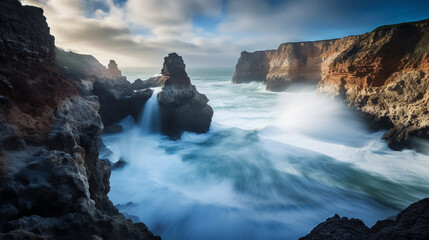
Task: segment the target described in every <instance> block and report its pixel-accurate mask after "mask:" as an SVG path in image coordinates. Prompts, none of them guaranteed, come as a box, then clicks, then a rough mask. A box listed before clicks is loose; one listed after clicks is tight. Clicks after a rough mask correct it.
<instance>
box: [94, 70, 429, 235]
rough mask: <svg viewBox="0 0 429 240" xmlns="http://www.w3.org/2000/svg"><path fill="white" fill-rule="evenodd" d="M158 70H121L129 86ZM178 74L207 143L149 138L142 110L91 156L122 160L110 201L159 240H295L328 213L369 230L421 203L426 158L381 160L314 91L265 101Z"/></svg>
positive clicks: (384, 153) (357, 123)
mask: <svg viewBox="0 0 429 240" xmlns="http://www.w3.org/2000/svg"><path fill="white" fill-rule="evenodd" d="M159 72H160V69H144V68H142V69H137V68H134V69H124V70H123V73H124V75H126V76H127V77H128V79H129V80H130V81H131V82H132V81H133V80H135V79H137V78H141V79H147V78H148V77H151V76H154V75H156V74H158V73H159ZM187 72H188V74H189V76H190V77H191V81H192V83H193V84H194V85H196V87H197V89H198V91H199V92H201V93H204V94H206V96H207V97H208V98H209V99H210V101H209V104H210V105H211V106H212V107H213V109H214V116H213V121H212V125H211V128H210V131H209V132H208V133H206V134H194V133H185V134H184V135H183V137H182V139H181V140H178V141H171V140H169V139H168V138H166V137H164V136H161V135H159V134H158V133H156V131H149V130H148V129H147V127H148V126H156V123H154V121H155V122H156V116H153V114H155V115H156V105H154V104H156V101H149V102H150V103H149V102H148V103H147V104H146V106H145V108H147V109H145V110H144V112H145V113H144V114H143V115H146V116H142V121H140V122H139V123H138V124H134V122H133V120H132V119H130V118H127V119H124V120H123V121H122V122H121V124H122V125H123V126H124V129H125V130H124V132H123V133H120V134H111V135H103V136H102V138H103V141H104V142H105V144H106V146H107V147H108V148H109V149H110V151H111V152H110V153H108V152H106V151H105V152H102V153H101V156H100V157H108V158H109V159H110V160H111V161H117V160H119V159H120V158H121V159H124V160H125V161H127V165H126V166H125V167H124V168H122V169H119V170H115V171H113V172H112V175H111V178H110V183H111V191H110V193H109V198H110V199H111V200H112V201H113V203H115V204H118V208H119V209H120V211H121V212H122V213H124V214H125V215H126V216H128V217H130V218H132V219H133V220H134V221H142V222H144V223H145V224H146V225H147V226H148V227H149V229H150V230H151V231H152V232H154V233H155V234H157V235H160V236H161V237H162V238H163V239H167V240H169V239H188V240H189V239H297V238H299V237H301V236H304V235H306V234H307V233H309V232H310V231H311V229H312V228H313V227H315V226H316V225H317V224H318V223H320V222H321V221H324V220H325V219H326V218H328V217H332V216H333V215H334V214H335V213H337V214H339V215H340V216H347V217H352V218H360V219H362V220H363V221H364V222H365V223H366V224H367V225H368V226H372V225H373V224H375V222H376V221H377V220H380V219H384V218H387V217H390V216H393V215H395V214H397V213H398V211H400V210H402V209H403V208H405V207H406V206H408V205H409V204H410V203H412V202H414V201H417V200H420V199H422V198H424V197H427V196H428V195H429V178H428V177H427V176H429V157H428V156H427V155H423V154H421V153H417V152H415V151H413V150H404V151H401V152H397V151H392V150H390V149H389V148H388V147H387V145H386V143H385V142H384V141H382V140H380V137H381V136H382V135H383V133H384V132H372V133H371V132H368V131H367V129H366V126H365V123H364V122H363V121H362V120H361V119H360V118H359V117H358V116H356V115H355V113H354V112H351V111H349V110H348V109H347V107H346V106H344V105H343V104H341V103H338V102H335V101H334V100H332V99H329V98H326V97H323V96H319V95H318V94H316V91H315V89H312V88H308V87H298V86H297V87H294V88H293V89H290V90H289V91H288V92H283V93H272V92H268V91H265V90H264V89H265V87H264V86H263V85H262V84H259V83H250V84H242V85H233V84H231V83H230V82H231V78H232V74H233V69H187ZM152 100H153V99H152ZM154 109H155V110H154ZM148 114H151V116H147V115H148ZM144 119H145V120H144Z"/></svg>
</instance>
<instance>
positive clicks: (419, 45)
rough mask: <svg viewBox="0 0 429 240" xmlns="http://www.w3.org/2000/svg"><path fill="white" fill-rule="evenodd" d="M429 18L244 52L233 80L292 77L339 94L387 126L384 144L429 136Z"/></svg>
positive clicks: (271, 86) (271, 85) (286, 81)
mask: <svg viewBox="0 0 429 240" xmlns="http://www.w3.org/2000/svg"><path fill="white" fill-rule="evenodd" d="M428 74H429V20H423V21H419V22H412V23H403V24H396V25H390V26H382V27H379V28H377V29H375V30H374V31H372V32H370V33H365V34H362V35H357V36H350V37H345V38H341V39H334V40H325V41H316V42H301V43H285V44H282V45H280V47H279V48H278V49H277V50H268V51H258V52H255V53H247V52H243V53H242V54H241V57H240V59H239V60H238V63H237V66H236V71H235V74H234V77H233V83H243V82H249V81H261V82H265V83H266V86H267V90H271V91H284V90H285V89H287V87H288V86H289V85H291V84H293V83H297V82H299V83H302V82H305V83H313V84H317V86H318V92H320V93H328V94H332V95H338V96H342V97H344V99H345V100H346V101H347V102H348V103H349V104H350V106H352V107H353V108H355V109H358V110H360V111H362V112H364V113H368V114H369V116H371V118H372V120H375V122H377V123H383V124H384V126H385V127H388V128H390V129H389V131H388V132H387V133H386V134H385V135H384V138H385V139H386V140H387V142H388V144H389V146H390V147H391V148H393V149H402V148H403V147H407V146H411V145H412V142H411V141H410V138H409V137H410V136H419V137H424V138H428V136H429V110H428V109H429V91H428V89H429V77H428Z"/></svg>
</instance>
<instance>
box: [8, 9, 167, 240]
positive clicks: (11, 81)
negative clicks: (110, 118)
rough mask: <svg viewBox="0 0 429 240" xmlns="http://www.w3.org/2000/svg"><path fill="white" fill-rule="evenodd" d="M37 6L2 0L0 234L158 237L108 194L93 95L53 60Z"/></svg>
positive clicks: (50, 39)
mask: <svg viewBox="0 0 429 240" xmlns="http://www.w3.org/2000/svg"><path fill="white" fill-rule="evenodd" d="M49 31H50V30H49V27H48V25H47V23H46V19H45V17H44V16H43V10H42V9H40V8H36V7H30V6H22V5H21V3H20V2H19V1H17V0H2V1H0V32H1V35H0V196H1V197H0V216H1V217H0V238H1V239H76V238H79V239H159V237H155V236H154V235H153V234H152V233H151V232H150V231H149V230H148V229H147V227H146V226H145V225H144V224H143V223H133V222H132V221H131V220H128V219H126V218H125V217H124V216H123V215H122V214H120V213H119V211H118V210H117V209H116V208H115V207H114V205H113V203H112V202H111V201H110V200H109V198H108V197H107V193H108V192H109V190H110V184H109V177H110V167H109V164H108V163H107V162H105V161H102V160H100V159H98V142H99V141H100V138H99V135H100V133H101V131H102V129H103V123H102V121H101V118H100V115H99V114H98V110H99V108H100V103H99V101H98V97H97V96H94V95H88V94H81V93H82V91H81V90H82V88H81V87H82V86H81V85H80V84H79V82H77V81H75V80H74V79H71V78H70V77H68V76H65V75H64V74H62V73H61V72H60V71H59V70H58V67H57V64H56V57H55V44H54V37H53V36H51V35H50V33H49Z"/></svg>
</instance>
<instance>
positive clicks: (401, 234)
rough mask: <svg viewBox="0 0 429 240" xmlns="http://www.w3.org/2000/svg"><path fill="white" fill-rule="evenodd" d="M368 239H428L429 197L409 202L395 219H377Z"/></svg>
mask: <svg viewBox="0 0 429 240" xmlns="http://www.w3.org/2000/svg"><path fill="white" fill-rule="evenodd" d="M371 230H373V231H374V232H375V233H374V234H373V235H372V236H371V237H370V238H369V239H371V240H372V239H380V240H381V239H422V240H423V239H429V198H425V199H423V200H421V201H419V202H416V203H413V204H411V205H410V206H409V207H408V208H406V209H405V210H404V211H402V212H400V213H399V214H398V216H397V217H396V220H394V221H393V220H384V221H378V222H377V223H376V224H375V225H374V226H373V227H372V228H371Z"/></svg>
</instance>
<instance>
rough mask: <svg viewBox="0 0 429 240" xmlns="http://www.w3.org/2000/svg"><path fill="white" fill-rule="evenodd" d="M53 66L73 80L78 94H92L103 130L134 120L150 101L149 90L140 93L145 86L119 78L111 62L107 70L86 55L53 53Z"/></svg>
mask: <svg viewBox="0 0 429 240" xmlns="http://www.w3.org/2000/svg"><path fill="white" fill-rule="evenodd" d="M57 56H60V58H57V64H58V65H59V66H62V67H60V70H61V71H62V73H63V74H66V75H67V76H69V77H70V78H72V79H74V80H75V81H76V83H77V85H78V86H79V91H80V93H81V95H84V96H90V95H96V96H98V99H99V101H100V110H99V114H100V116H101V120H102V121H103V124H104V125H105V126H106V127H107V128H111V126H112V125H114V124H115V123H118V122H119V121H120V120H122V119H123V118H125V117H126V116H128V115H131V116H133V117H134V119H136V120H137V119H138V118H139V117H140V115H139V114H140V113H141V109H142V108H143V106H144V104H145V103H146V101H147V100H148V99H149V98H150V95H148V93H149V92H150V94H151V93H152V92H151V91H149V92H148V91H146V92H145V93H146V94H142V93H141V92H140V91H137V92H134V90H142V89H144V88H146V86H136V85H135V84H131V83H130V82H128V81H127V79H126V78H125V77H123V76H122V75H121V71H120V70H119V69H118V67H117V64H116V62H115V61H114V60H111V61H110V63H109V66H108V68H106V67H104V66H103V65H102V64H101V63H100V62H98V60H97V59H95V58H94V57H93V56H90V55H82V54H77V53H72V52H64V51H62V50H59V49H58V50H57Z"/></svg>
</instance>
